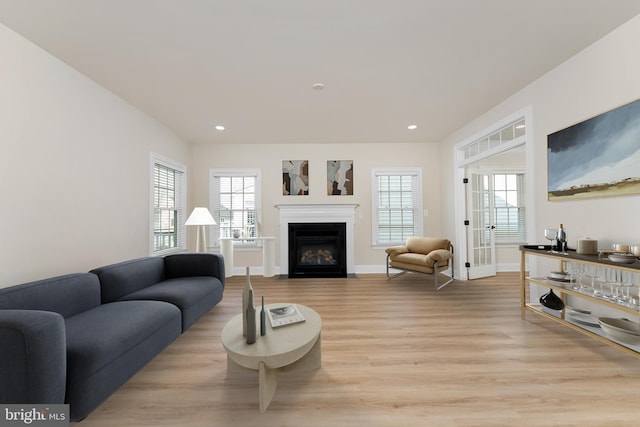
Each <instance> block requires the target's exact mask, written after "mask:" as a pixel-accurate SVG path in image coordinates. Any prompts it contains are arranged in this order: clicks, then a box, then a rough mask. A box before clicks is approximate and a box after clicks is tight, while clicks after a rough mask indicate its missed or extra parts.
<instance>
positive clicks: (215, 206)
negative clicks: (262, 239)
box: [210, 169, 261, 247]
mask: <svg viewBox="0 0 640 427" xmlns="http://www.w3.org/2000/svg"><path fill="white" fill-rule="evenodd" d="M210 188H211V210H212V213H213V217H214V218H215V220H216V222H217V225H214V226H213V227H212V229H213V232H212V233H211V240H212V241H211V245H212V246H216V247H219V246H220V240H219V239H220V238H221V237H234V232H236V233H241V235H242V236H243V237H257V236H258V235H259V233H260V222H259V218H260V210H259V208H260V188H261V184H260V171H259V170H257V169H233V170H232V169H212V170H211V171H210ZM234 245H236V246H248V247H250V246H257V245H258V241H256V240H251V241H244V242H234Z"/></svg>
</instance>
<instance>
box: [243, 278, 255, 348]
mask: <svg viewBox="0 0 640 427" xmlns="http://www.w3.org/2000/svg"><path fill="white" fill-rule="evenodd" d="M250 292H253V287H252V286H251V273H250V267H247V275H246V279H245V281H244V289H243V290H242V319H243V321H242V336H243V337H246V336H247V321H246V319H247V307H248V306H249V293H250ZM251 304H253V298H251Z"/></svg>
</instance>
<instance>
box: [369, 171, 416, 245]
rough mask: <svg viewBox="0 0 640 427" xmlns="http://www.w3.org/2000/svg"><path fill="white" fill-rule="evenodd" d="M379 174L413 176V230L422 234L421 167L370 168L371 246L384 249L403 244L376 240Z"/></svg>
mask: <svg viewBox="0 0 640 427" xmlns="http://www.w3.org/2000/svg"><path fill="white" fill-rule="evenodd" d="M381 175H405V176H406V175H410V176H414V177H415V182H416V188H415V189H413V192H414V194H415V195H416V201H415V204H414V207H413V210H414V230H415V233H414V234H415V235H418V236H422V235H423V234H424V219H423V206H424V201H423V197H424V196H423V191H422V168H421V167H413V166H408V167H379V168H372V169H371V247H372V248H374V249H386V248H388V247H389V246H393V245H397V244H404V242H378V241H377V236H378V221H377V219H378V179H377V177H378V176H381Z"/></svg>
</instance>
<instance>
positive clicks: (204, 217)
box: [184, 208, 216, 225]
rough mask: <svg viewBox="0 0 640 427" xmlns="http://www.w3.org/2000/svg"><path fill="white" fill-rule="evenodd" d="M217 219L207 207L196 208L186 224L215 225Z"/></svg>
mask: <svg viewBox="0 0 640 427" xmlns="http://www.w3.org/2000/svg"><path fill="white" fill-rule="evenodd" d="M215 223H216V221H215V220H214V219H213V216H211V213H210V212H209V209H207V208H194V209H193V212H191V215H189V218H188V219H187V221H186V222H185V223H184V225H215Z"/></svg>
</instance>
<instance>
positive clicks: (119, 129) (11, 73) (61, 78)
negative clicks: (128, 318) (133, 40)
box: [0, 25, 191, 287]
mask: <svg viewBox="0 0 640 427" xmlns="http://www.w3.org/2000/svg"><path fill="white" fill-rule="evenodd" d="M0 52H2V54H1V55H0V117H1V118H2V119H1V120H2V122H1V123H2V124H1V125H0V174H1V176H0V197H1V200H2V201H1V206H2V208H1V210H0V212H1V214H0V215H1V220H0V227H1V229H0V238H1V240H0V287H6V286H9V285H12V284H17V283H22V282H26V281H29V280H36V279H40V278H45V277H50V276H53V275H57V274H66V273H71V272H77V271H87V270H89V269H91V268H94V267H98V266H100V265H104V264H107V263H111V262H116V261H120V260H125V259H129V258H134V257H141V256H146V255H148V254H149V194H150V189H149V185H150V182H149V181H150V180H149V176H150V172H149V167H150V166H149V165H150V152H151V151H155V152H158V153H160V154H163V155H165V156H168V157H171V158H173V159H174V160H176V161H179V162H182V163H184V164H189V162H190V159H191V146H190V145H189V144H187V143H185V142H184V141H181V140H180V139H179V138H177V137H176V136H175V135H174V134H173V133H172V132H170V131H169V130H168V129H166V128H165V127H163V126H162V125H160V124H158V123H157V122H155V121H154V120H152V119H150V118H149V117H148V116H145V115H144V114H142V113H141V112H140V111H139V110H137V109H135V108H133V107H131V106H130V105H129V104H127V103H126V102H124V101H123V100H121V99H120V98H118V97H116V96H114V95H113V94H112V93H111V92H109V91H107V90H105V89H104V88H102V87H101V86H99V85H98V84H96V83H95V82H93V81H92V80H90V79H88V78H86V77H85V76H83V75H81V74H79V73H78V72H77V71H75V70H73V69H72V68H70V67H68V66H67V65H65V64H64V63H62V62H61V61H60V60H58V59H56V58H54V57H53V56H51V55H49V54H48V53H47V52H45V51H44V50H42V49H40V48H38V47H37V46H35V45H33V44H32V43H31V42H29V41H27V40H25V39H24V38H22V37H21V36H19V35H17V34H16V33H14V32H13V31H11V30H9V29H8V28H7V27H5V26H3V25H0Z"/></svg>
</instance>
